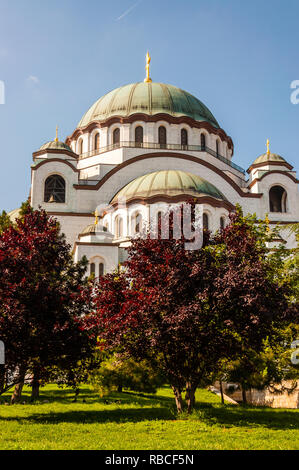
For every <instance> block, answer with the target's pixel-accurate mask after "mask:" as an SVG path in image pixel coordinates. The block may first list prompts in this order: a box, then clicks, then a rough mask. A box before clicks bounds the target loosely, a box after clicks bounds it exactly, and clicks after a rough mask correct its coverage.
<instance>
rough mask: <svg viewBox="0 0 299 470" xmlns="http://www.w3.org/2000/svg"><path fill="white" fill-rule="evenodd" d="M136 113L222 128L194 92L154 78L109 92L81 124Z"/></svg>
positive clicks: (82, 125) (85, 115) (94, 105)
mask: <svg viewBox="0 0 299 470" xmlns="http://www.w3.org/2000/svg"><path fill="white" fill-rule="evenodd" d="M136 113H144V114H148V115H150V116H153V115H155V114H160V113H164V114H169V115H171V116H174V117H181V116H188V117H190V118H192V119H195V120H196V121H206V122H209V123H210V124H212V126H214V127H216V128H219V124H218V122H217V121H216V119H215V118H214V116H213V114H212V113H211V112H210V111H209V110H208V108H207V107H206V106H205V105H204V104H203V103H202V102H201V101H199V100H198V99H197V98H195V96H193V95H191V94H190V93H187V92H186V91H184V90H181V89H180V88H177V87H175V86H172V85H165V84H163V83H154V82H152V83H144V82H139V83H132V84H130V85H125V86H123V87H120V88H117V89H115V90H113V91H111V92H110V93H107V94H106V95H104V96H103V97H102V98H100V99H99V100H98V101H96V103H94V104H93V105H92V106H91V108H90V109H89V110H88V111H87V113H85V114H84V116H83V118H82V119H81V121H80V122H79V124H78V127H85V126H87V125H88V124H89V123H90V122H93V121H105V120H107V119H108V118H110V117H112V116H120V117H128V116H131V115H132V114H136Z"/></svg>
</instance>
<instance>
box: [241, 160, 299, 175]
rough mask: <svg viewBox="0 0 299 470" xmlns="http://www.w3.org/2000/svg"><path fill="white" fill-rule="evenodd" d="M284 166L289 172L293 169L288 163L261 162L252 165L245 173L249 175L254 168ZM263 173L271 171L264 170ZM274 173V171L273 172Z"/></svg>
mask: <svg viewBox="0 0 299 470" xmlns="http://www.w3.org/2000/svg"><path fill="white" fill-rule="evenodd" d="M267 165H268V166H269V165H270V166H285V167H287V168H288V169H289V170H293V169H294V167H293V166H292V165H290V164H289V163H287V162H262V163H253V164H252V165H251V166H250V167H249V168H248V170H246V171H247V173H250V172H251V171H252V170H254V169H255V168H262V167H265V166H267ZM265 171H272V170H265ZM273 171H275V170H273Z"/></svg>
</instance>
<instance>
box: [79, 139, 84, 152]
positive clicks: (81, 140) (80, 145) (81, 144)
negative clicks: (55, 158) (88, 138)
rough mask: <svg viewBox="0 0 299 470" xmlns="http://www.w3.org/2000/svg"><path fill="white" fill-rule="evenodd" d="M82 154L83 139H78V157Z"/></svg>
mask: <svg viewBox="0 0 299 470" xmlns="http://www.w3.org/2000/svg"><path fill="white" fill-rule="evenodd" d="M82 153H83V139H80V141H79V155H82Z"/></svg>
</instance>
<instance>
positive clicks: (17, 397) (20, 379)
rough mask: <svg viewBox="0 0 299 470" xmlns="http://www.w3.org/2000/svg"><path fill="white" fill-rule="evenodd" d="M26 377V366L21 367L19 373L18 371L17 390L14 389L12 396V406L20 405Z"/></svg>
mask: <svg viewBox="0 0 299 470" xmlns="http://www.w3.org/2000/svg"><path fill="white" fill-rule="evenodd" d="M25 375H26V367H25V366H20V367H19V371H18V378H17V384H16V386H15V389H14V391H13V394H12V396H11V399H10V402H11V404H12V405H13V404H14V403H18V402H19V401H20V400H21V397H22V390H23V387H24V380H25Z"/></svg>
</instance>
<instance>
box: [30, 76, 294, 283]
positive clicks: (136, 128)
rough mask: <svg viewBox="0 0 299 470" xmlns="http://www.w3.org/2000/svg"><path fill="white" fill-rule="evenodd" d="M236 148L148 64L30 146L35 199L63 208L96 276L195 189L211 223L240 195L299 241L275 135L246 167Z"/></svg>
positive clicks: (251, 209)
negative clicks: (65, 133)
mask: <svg viewBox="0 0 299 470" xmlns="http://www.w3.org/2000/svg"><path fill="white" fill-rule="evenodd" d="M147 70H149V68H147ZM233 155H234V144H233V141H232V139H231V137H230V136H228V135H227V134H226V132H225V130H224V129H222V128H221V127H220V125H219V124H218V122H217V120H216V119H215V117H214V116H213V115H212V113H211V112H210V111H209V109H208V108H207V107H206V106H205V105H204V104H203V103H202V102H201V101H200V100H199V99H197V98H196V97H194V96H193V95H191V94H190V93H188V92H186V91H184V90H181V89H179V88H177V87H175V86H172V85H166V84H162V83H156V82H152V81H151V79H150V78H149V72H148V74H147V78H146V79H145V81H144V82H139V83H134V84H130V85H125V86H122V87H120V88H118V89H116V90H113V91H111V92H110V93H107V94H106V95H105V96H103V97H101V98H100V99H99V100H98V101H97V102H96V103H94V104H93V106H91V108H90V109H89V110H88V111H87V112H86V113H85V115H84V116H83V117H82V119H81V121H80V122H79V124H78V126H77V128H76V129H75V130H74V132H73V133H72V135H70V136H69V137H67V139H66V141H65V142H60V141H59V140H58V138H57V137H56V139H55V140H54V141H51V142H48V143H46V144H44V145H43V146H42V147H40V149H39V150H38V151H36V152H34V153H33V164H32V178H31V192H30V200H31V204H32V206H33V207H34V208H37V207H38V206H42V207H43V208H44V209H45V210H46V211H47V212H48V213H49V214H51V215H53V216H55V217H57V219H58V220H59V222H60V224H61V228H62V231H63V232H64V233H65V235H66V237H67V240H68V242H69V243H70V244H71V245H72V247H73V253H74V258H75V260H78V259H81V258H82V257H83V256H86V257H87V259H88V260H89V270H90V273H93V274H94V275H95V276H96V277H97V276H99V275H101V274H103V273H106V272H111V271H113V270H114V269H116V268H117V266H118V264H119V263H121V262H122V261H123V259H124V253H125V250H124V249H125V247H126V246H128V244H129V243H130V238H131V237H133V236H135V235H136V234H138V233H139V232H140V231H141V230H142V227H144V226H147V224H148V223H149V221H150V218H152V217H159V215H160V214H161V213H163V212H165V210H166V209H167V207H168V205H169V204H171V203H180V202H182V201H186V200H188V199H190V196H191V197H192V198H195V199H196V201H197V204H200V205H201V208H202V213H203V224H204V226H205V227H207V228H209V229H210V230H211V231H212V232H214V231H216V230H219V229H220V228H221V227H224V226H225V224H226V223H227V222H228V214H229V212H230V211H231V210H233V209H234V207H235V206H236V204H239V205H241V206H242V208H243V211H244V213H245V214H246V213H256V215H257V216H258V217H259V218H260V219H265V216H266V214H268V218H269V221H270V224H271V226H274V225H279V226H280V227H281V232H280V233H281V237H282V239H281V241H282V242H283V243H285V244H286V247H288V248H292V247H294V246H295V239H294V236H293V235H291V234H290V233H289V232H288V231H287V230H285V229H284V227H285V226H286V225H287V224H288V223H293V222H298V221H299V193H298V180H297V178H296V173H295V171H294V169H293V167H292V166H291V165H290V164H289V163H288V162H287V160H285V159H284V158H283V157H281V156H279V155H277V154H274V153H271V152H270V150H269V144H268V148H267V152H266V153H264V154H262V155H260V156H259V157H258V158H256V159H255V160H254V161H253V162H252V164H251V165H250V167H249V169H248V170H247V175H248V176H247V175H246V172H245V170H243V169H242V168H241V167H239V166H238V165H237V164H236V163H235V162H234V161H233V160H234V159H233ZM119 201H121V204H119ZM105 207H107V208H108V209H107V210H105ZM153 207H154V211H153V210H150V208H151V209H152V208H153ZM99 208H100V209H101V208H102V209H103V210H100V209H99ZM97 210H98V211H99V212H98V213H99V215H100V218H99V220H98V218H96V223H95V222H94V220H95V216H94V214H95V211H97ZM96 214H97V213H96Z"/></svg>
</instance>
